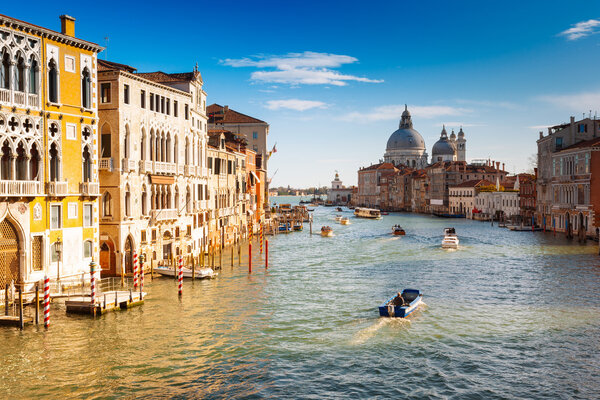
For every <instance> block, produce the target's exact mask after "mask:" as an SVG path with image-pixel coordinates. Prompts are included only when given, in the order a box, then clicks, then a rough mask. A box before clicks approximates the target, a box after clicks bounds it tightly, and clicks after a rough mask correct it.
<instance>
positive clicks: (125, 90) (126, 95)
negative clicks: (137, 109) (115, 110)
mask: <svg viewBox="0 0 600 400" xmlns="http://www.w3.org/2000/svg"><path fill="white" fill-rule="evenodd" d="M123 103H125V104H129V85H125V86H123Z"/></svg>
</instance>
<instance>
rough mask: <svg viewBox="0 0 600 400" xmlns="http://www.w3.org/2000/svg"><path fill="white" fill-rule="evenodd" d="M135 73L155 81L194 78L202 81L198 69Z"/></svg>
mask: <svg viewBox="0 0 600 400" xmlns="http://www.w3.org/2000/svg"><path fill="white" fill-rule="evenodd" d="M137 75H139V76H141V77H142V78H145V79H148V80H150V81H154V82H157V83H174V82H189V81H193V80H195V79H197V80H200V81H202V76H201V75H200V72H199V71H192V72H180V73H175V74H167V73H166V72H162V71H156V72H139V73H137Z"/></svg>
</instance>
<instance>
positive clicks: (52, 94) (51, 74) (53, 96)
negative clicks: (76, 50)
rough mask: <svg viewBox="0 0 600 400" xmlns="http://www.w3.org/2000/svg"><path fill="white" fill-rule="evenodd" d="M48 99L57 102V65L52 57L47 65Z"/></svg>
mask: <svg viewBox="0 0 600 400" xmlns="http://www.w3.org/2000/svg"><path fill="white" fill-rule="evenodd" d="M48 99H49V100H50V102H51V103H58V66H57V65H56V62H55V61H54V59H52V60H50V64H49V65H48Z"/></svg>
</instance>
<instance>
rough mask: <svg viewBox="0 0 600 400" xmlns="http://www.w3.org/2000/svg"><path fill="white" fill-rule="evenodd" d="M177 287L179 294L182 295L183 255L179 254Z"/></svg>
mask: <svg viewBox="0 0 600 400" xmlns="http://www.w3.org/2000/svg"><path fill="white" fill-rule="evenodd" d="M177 280H178V289H179V296H180V297H181V296H182V295H183V256H179V271H178V277H177Z"/></svg>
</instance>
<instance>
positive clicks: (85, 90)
mask: <svg viewBox="0 0 600 400" xmlns="http://www.w3.org/2000/svg"><path fill="white" fill-rule="evenodd" d="M81 105H82V106H83V108H92V80H91V79H90V70H89V69H88V68H87V67H85V68H84V69H83V72H82V73H81Z"/></svg>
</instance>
